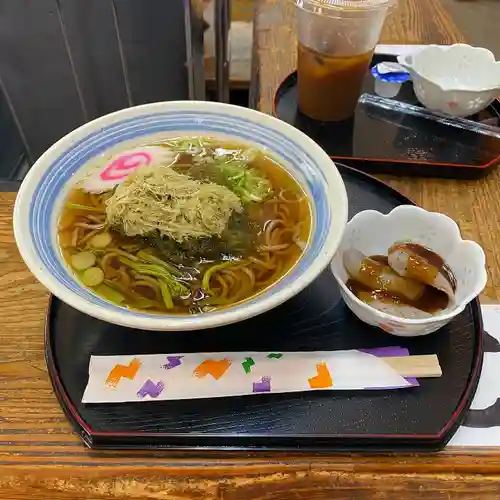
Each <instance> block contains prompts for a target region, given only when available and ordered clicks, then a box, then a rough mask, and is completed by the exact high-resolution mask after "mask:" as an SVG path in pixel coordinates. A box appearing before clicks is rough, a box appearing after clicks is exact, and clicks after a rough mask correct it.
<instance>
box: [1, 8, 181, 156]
mask: <svg viewBox="0 0 500 500" xmlns="http://www.w3.org/2000/svg"><path fill="white" fill-rule="evenodd" d="M185 40H186V37H185V24H184V4H183V0H170V1H168V2H165V1H164V0H141V1H140V2H137V1H136V0H85V1H81V0H0V90H2V91H3V93H4V94H5V95H6V100H7V102H8V103H9V105H10V109H11V111H12V113H13V116H14V118H15V119H16V123H17V125H18V128H19V130H20V133H21V136H22V138H23V139H24V143H25V145H26V149H27V151H28V153H29V155H30V157H31V159H32V160H36V158H38V156H40V154H41V153H43V152H44V151H45V150H46V149H47V148H48V147H49V146H51V145H52V144H53V143H54V142H55V141H56V140H58V139H59V138H61V137H62V136H63V135H65V134H67V133H68V132H70V131H71V130H73V129H74V128H76V127H78V126H79V125H82V124H83V123H85V122H86V121H88V120H90V119H93V118H95V117H97V116H101V115H103V114H106V113H109V112H111V111H115V110H117V109H121V108H124V107H127V106H130V105H133V104H143V103H147V102H154V101H166V100H177V99H187V98H188V86H187V70H186V49H185Z"/></svg>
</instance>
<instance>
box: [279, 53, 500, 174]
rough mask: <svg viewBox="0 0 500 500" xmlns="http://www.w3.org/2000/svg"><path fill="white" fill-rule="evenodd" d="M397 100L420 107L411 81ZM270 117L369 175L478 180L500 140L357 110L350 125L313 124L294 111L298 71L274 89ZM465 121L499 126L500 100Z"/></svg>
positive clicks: (367, 86) (367, 88)
mask: <svg viewBox="0 0 500 500" xmlns="http://www.w3.org/2000/svg"><path fill="white" fill-rule="evenodd" d="M382 61H396V58H395V57H394V56H389V55H382V54H379V55H375V56H374V58H373V61H372V64H371V66H373V65H375V64H377V63H380V62H382ZM373 89H374V82H373V77H372V76H371V74H370V73H369V72H367V75H366V78H365V82H364V84H363V92H367V93H370V94H373V93H374V90H373ZM396 99H398V100H400V101H403V102H407V103H410V104H414V105H418V106H420V104H419V102H418V100H417V98H416V96H415V94H414V93H413V84H412V82H411V81H410V82H407V83H405V84H403V86H402V88H401V91H400V92H399V94H398V96H397V97H396ZM274 115H275V116H277V117H278V118H280V119H281V120H284V121H286V122H288V123H290V124H292V125H294V126H295V127H297V128H299V129H300V130H302V131H303V132H304V133H306V134H307V135H308V136H309V137H311V138H312V139H314V140H315V141H316V142H317V143H318V144H319V145H320V146H321V147H323V149H324V150H325V151H326V152H327V153H328V154H329V155H330V156H331V157H332V159H334V160H340V161H341V162H342V163H345V164H347V165H349V166H352V167H355V168H358V169H360V170H363V171H365V172H369V173H375V172H379V173H389V174H393V175H419V176H431V177H453V178H478V177H481V176H483V175H485V174H487V173H488V172H489V171H490V170H491V169H492V168H493V167H495V166H496V165H497V164H498V163H500V140H499V139H495V138H493V137H486V136H483V135H480V134H477V133H475V132H470V131H464V130H461V129H458V128H453V127H445V126H444V125H441V124H437V123H434V122H431V121H428V120H423V119H421V118H414V117H411V116H406V117H401V119H400V120H394V119H393V118H391V119H381V118H380V116H379V117H376V116H373V115H370V113H369V112H368V111H367V110H366V108H365V109H362V108H361V107H360V106H358V109H357V110H356V113H355V115H354V117H353V118H351V119H349V120H345V121H342V122H337V123H332V122H320V121H316V120H312V119H310V118H308V117H307V116H305V115H303V114H302V113H300V111H299V109H298V104H297V73H296V72H294V73H292V74H291V75H289V76H288V77H287V78H285V80H284V81H283V82H282V83H281V85H280V86H279V87H278V89H277V90H276V93H275V97H274ZM469 119H471V120H475V121H485V120H487V121H488V123H490V124H493V125H498V126H499V127H500V103H499V101H498V100H497V101H494V102H493V104H491V105H490V106H489V107H488V108H487V109H485V110H484V111H482V112H481V113H478V114H477V115H475V116H473V117H469ZM499 130H500V128H499Z"/></svg>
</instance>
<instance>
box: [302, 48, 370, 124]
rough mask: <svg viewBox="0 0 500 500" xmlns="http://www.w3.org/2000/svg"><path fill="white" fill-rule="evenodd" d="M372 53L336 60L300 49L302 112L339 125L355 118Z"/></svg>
mask: <svg viewBox="0 0 500 500" xmlns="http://www.w3.org/2000/svg"><path fill="white" fill-rule="evenodd" d="M372 54H373V50H370V52H366V53H364V54H359V55H350V56H340V57H339V56H333V55H329V54H322V53H320V52H316V51H314V50H312V49H310V48H308V47H305V46H304V45H302V44H301V43H299V46H298V67H297V72H298V79H299V81H298V87H299V108H300V111H301V112H302V113H304V114H305V115H307V116H309V117H310V118H313V119H315V120H322V121H340V120H345V119H347V118H349V117H350V116H352V115H353V114H354V110H355V108H356V104H357V102H358V98H359V96H360V94H361V86H362V84H363V80H364V78H365V75H366V71H367V68H368V66H369V64H370V61H371V59H372Z"/></svg>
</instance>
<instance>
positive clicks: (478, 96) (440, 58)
mask: <svg viewBox="0 0 500 500" xmlns="http://www.w3.org/2000/svg"><path fill="white" fill-rule="evenodd" d="M398 62H399V63H400V64H401V65H402V66H404V67H406V68H407V69H408V70H409V71H410V74H411V76H412V80H413V88H414V91H415V94H416V96H417V98H418V100H419V101H420V102H421V103H422V104H423V105H424V106H425V107H426V108H429V109H431V110H434V111H441V112H443V113H447V114H449V115H452V116H461V117H463V116H470V115H473V114H474V113H478V112H479V111H481V110H483V109H485V108H486V107H487V106H489V105H490V104H491V103H492V102H493V100H494V99H495V98H496V97H497V96H498V94H499V93H500V61H495V56H494V55H493V53H492V52H490V51H489V50H487V49H484V48H482V47H471V46H470V45H466V44H462V43H458V44H455V45H450V46H439V45H429V46H427V47H425V48H423V49H421V50H419V51H418V52H416V53H414V54H408V55H404V56H399V57H398Z"/></svg>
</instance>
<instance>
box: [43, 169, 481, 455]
mask: <svg viewBox="0 0 500 500" xmlns="http://www.w3.org/2000/svg"><path fill="white" fill-rule="evenodd" d="M338 167H339V170H340V172H341V174H342V176H343V179H344V181H345V184H346V188H347V192H348V196H349V212H350V216H351V217H352V216H353V215H354V214H356V213H357V212H359V211H361V210H365V209H376V210H379V211H381V212H384V213H387V212H389V211H390V210H391V209H392V208H394V207H396V206H398V205H401V204H408V203H411V202H410V201H409V200H408V199H407V198H405V197H404V196H402V195H401V194H399V193H398V192H396V191H394V190H393V189H392V188H390V187H389V186H387V185H385V184H383V183H381V182H380V181H377V180H376V179H374V178H372V177H370V176H368V175H366V174H363V173H362V172H359V171H356V170H353V169H350V168H348V167H345V166H343V165H338ZM45 335H46V337H45V349H46V358H47V365H48V369H49V374H50V377H51V380H52V384H53V387H54V390H55V392H56V394H57V396H58V398H59V401H60V403H61V406H62V407H63V409H64V411H65V412H66V415H67V417H68V418H69V420H70V421H71V423H72V424H73V426H74V428H75V429H76V431H77V432H78V433H79V434H80V436H81V437H82V438H83V440H84V441H85V443H87V444H88V445H89V446H90V447H93V448H168V449H172V450H179V449H182V450H184V449H191V450H224V451H227V450H288V451H292V450H293V451H315V452H321V451H339V450H365V451H366V450H370V451H375V450H380V451H395V450H411V451H419V450H438V449H440V448H441V447H443V446H444V445H445V444H446V442H447V441H448V440H449V439H450V438H451V436H452V435H453V434H454V432H455V430H456V429H457V427H458V426H459V425H460V423H461V422H462V419H463V417H464V415H465V413H466V412H467V409H468V408H469V405H470V403H471V400H472V397H473V395H474V392H475V389H476V385H477V382H478V378H479V373H480V368H481V363H482V336H483V331H482V321H481V311H480V307H479V303H478V301H473V302H472V303H471V304H469V305H468V306H467V308H466V309H465V311H464V312H463V313H462V314H461V315H460V316H459V317H457V318H456V319H454V320H453V321H452V322H451V323H450V324H449V325H447V326H446V327H444V328H442V329H441V330H440V331H438V332H436V333H433V334H431V335H428V336H425V337H419V338H414V339H405V338H399V337H394V336H391V335H389V334H387V333H385V332H383V331H382V330H379V329H376V328H373V327H370V326H368V325H366V324H364V323H362V322H360V321H359V320H358V319H356V318H355V317H354V316H353V315H352V314H351V313H350V311H349V310H348V309H347V307H346V306H345V304H344V303H343V301H342V299H341V297H340V294H339V290H338V287H337V285H336V283H335V281H334V279H333V276H332V275H331V273H330V271H329V270H326V271H325V272H324V273H323V274H322V275H321V276H320V277H319V278H318V279H317V280H316V281H315V282H314V283H313V284H312V285H311V286H309V287H308V288H307V289H306V290H304V291H303V292H302V293H300V294H299V295H298V296H296V297H295V298H293V299H291V300H289V301H288V302H287V303H285V304H283V305H282V306H280V307H277V308H276V309H274V310H273V311H270V312H268V313H266V314H263V315H261V316H258V317H256V318H253V319H251V320H248V321H245V322H242V323H238V324H235V325H230V326H227V327H223V328H217V329H213V330H204V331H199V332H147V331H139V330H132V329H128V328H124V327H120V326H116V325H112V324H108V323H104V322H102V321H99V320H97V319H94V318H91V317H89V316H86V315H85V314H83V313H80V312H78V311H76V310H74V309H72V308H71V307H70V306H68V305H66V304H64V303H63V302H61V301H59V300H58V299H56V298H53V299H52V301H51V303H50V307H49V310H48V314H47V320H46V334H45ZM391 345H392V346H396V345H399V346H404V347H408V348H409V350H410V353H411V354H432V353H436V354H437V355H438V356H439V361H440V363H441V366H442V369H443V376H442V377H441V378H436V379H427V380H425V379H424V380H421V381H420V382H421V386H420V387H418V388H411V389H402V390H392V391H391V390H382V391H339V392H331V391H325V392H306V393H295V394H269V395H262V396H260V395H259V396H257V395H255V396H252V397H251V398H249V397H234V398H216V399H205V400H203V399H197V400H187V401H163V402H144V403H120V404H82V403H81V397H82V394H83V391H84V388H85V386H86V383H87V379H88V365H89V359H90V355H91V354H98V355H106V354H108V355H111V354H141V353H172V352H217V351H219V352H220V351H300V350H304V351H308V350H336V349H356V348H370V347H382V346H391Z"/></svg>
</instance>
